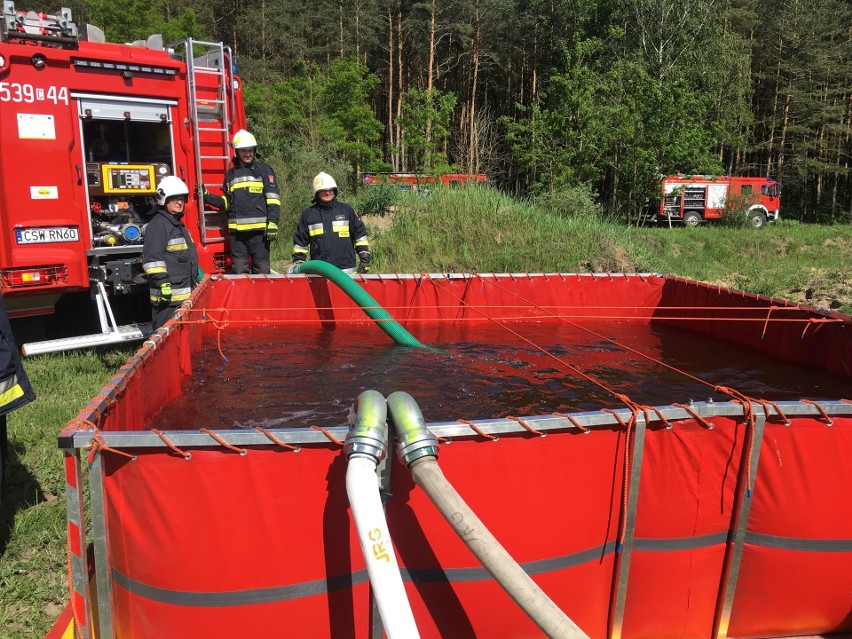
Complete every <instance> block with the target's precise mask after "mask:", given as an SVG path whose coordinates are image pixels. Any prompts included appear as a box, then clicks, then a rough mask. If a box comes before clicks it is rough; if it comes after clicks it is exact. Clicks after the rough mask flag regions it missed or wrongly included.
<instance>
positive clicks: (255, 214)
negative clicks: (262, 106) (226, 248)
mask: <svg viewBox="0 0 852 639" xmlns="http://www.w3.org/2000/svg"><path fill="white" fill-rule="evenodd" d="M231 146H233V147H234V158H233V160H232V161H231V167H230V168H229V169H228V171H227V173H225V182H224V184H223V185H222V195H221V196H219V195H214V194H212V193H208V192H207V190H206V189H205V190H204V201H205V202H206V203H207V204H209V205H211V206H215V207H216V208H218V209H222V210H227V211H228V230H229V231H230V236H231V259H232V260H233V263H232V265H231V269H232V270H233V272H234V273H248V272H249V258H251V272H252V273H269V270H270V268H269V243H270V242H271V241H272V240H274V239H275V238H276V237H277V236H278V220H279V218H280V217H281V193H280V191H279V186H278V178H277V177H276V176H275V171H273V170H272V167H270V166H268V165H266V164H263V163H261V162H258V161H257V160H256V154H257V140H256V139H255V137H254V136H253V135H252V134H251V133H249V132H248V131H246V130H245V129H241V130H239V131H237V132H236V133H235V134H234V139H233V140H232V141H231Z"/></svg>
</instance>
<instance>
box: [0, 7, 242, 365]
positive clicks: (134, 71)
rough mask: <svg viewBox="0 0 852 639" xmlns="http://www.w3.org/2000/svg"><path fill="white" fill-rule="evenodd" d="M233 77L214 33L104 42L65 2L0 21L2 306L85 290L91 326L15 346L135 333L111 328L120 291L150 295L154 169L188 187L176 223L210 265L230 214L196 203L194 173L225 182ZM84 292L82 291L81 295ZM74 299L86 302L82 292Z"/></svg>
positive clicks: (48, 346)
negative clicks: (147, 239)
mask: <svg viewBox="0 0 852 639" xmlns="http://www.w3.org/2000/svg"><path fill="white" fill-rule="evenodd" d="M245 125H246V124H245V113H244V109H243V102H242V92H241V84H240V80H239V78H238V77H237V76H236V75H235V73H234V71H233V63H232V56H231V52H230V50H229V49H228V48H227V47H225V46H223V45H222V44H221V43H210V42H199V41H196V40H191V39H187V40H185V41H182V42H179V43H176V44H171V45H165V46H164V45H163V43H162V38H161V37H159V36H152V37H150V38H148V40H147V41H138V42H135V43H132V44H112V43H107V42H106V41H105V38H104V34H103V32H102V31H100V30H99V29H97V28H95V27H92V26H91V25H83V26H82V27H80V28H79V29H78V27H77V25H76V24H75V23H74V22H73V21H72V16H71V11H70V10H69V9H62V10H61V12H60V13H59V14H57V15H49V14H43V13H35V12H32V11H30V12H25V11H18V10H16V9H15V6H14V3H13V2H10V1H9V0H6V1H4V3H3V15H2V19H1V20H0V142H2V145H3V153H2V156H0V229H2V230H0V283H2V292H3V298H4V302H5V304H6V306H7V309H8V310H9V315H10V316H12V317H22V316H30V315H38V314H45V313H51V312H53V310H54V308H55V306H56V304H57V302H58V301H59V300H60V299H61V298H63V296H67V295H69V294H75V293H83V292H87V293H89V295H90V296H91V298H92V299H93V300H94V302H95V304H96V305H97V310H98V316H99V318H100V321H101V332H100V333H97V334H94V335H87V336H82V337H77V338H72V339H62V340H51V343H47V342H42V343H40V344H41V345H37V344H30V345H25V347H24V349H23V350H24V352H25V354H33V353H39V352H50V351H57V350H67V349H70V348H78V347H86V346H90V345H93V344H104V343H114V342H121V341H124V340H128V339H139V338H141V337H143V336H144V335H145V330H146V329H145V326H144V325H138V324H131V325H128V326H118V324H117V323H116V321H115V317H114V314H113V312H112V305H111V301H112V302H113V303H114V302H115V301H116V300H118V299H119V298H120V296H130V295H133V294H136V295H144V296H145V297H147V282H146V279H145V275H144V272H143V270H142V266H141V255H142V243H143V238H144V232H145V226H146V223H147V221H148V220H149V219H150V217H151V215H152V214H153V213H154V211H155V210H156V203H155V200H154V197H153V196H154V193H155V191H156V188H157V184H158V182H159V180H161V179H162V178H163V177H165V176H167V175H177V176H178V177H180V178H181V179H183V180H184V181H185V182H186V183H187V185H188V186H189V189H190V193H191V194H192V196H191V198H190V201H189V202H188V204H187V210H186V214H185V217H184V223H185V224H186V226H187V228H188V229H189V231H190V233H191V234H192V236H193V239H194V240H195V243H196V246H197V247H198V251H199V257H200V263H201V267H202V268H203V269H204V270H205V271H207V272H211V271H212V270H214V268H215V267H221V266H222V265H223V263H224V259H225V251H226V239H227V237H226V235H227V224H226V220H225V219H224V215H223V214H222V213H219V212H214V211H205V210H204V208H203V207H204V205H203V200H202V199H201V198H199V197H198V193H199V191H200V189H201V185H202V184H208V185H209V186H210V190H211V191H214V192H216V191H217V189H218V188H221V184H222V182H223V177H224V173H225V171H226V170H227V167H228V164H229V161H230V158H231V153H230V149H229V144H228V143H229V140H230V138H231V135H232V133H233V132H235V131H237V130H239V129H240V128H244V127H245ZM83 300H85V297H84V296H83ZM84 303H91V302H85V301H84Z"/></svg>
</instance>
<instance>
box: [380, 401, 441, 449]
mask: <svg viewBox="0 0 852 639" xmlns="http://www.w3.org/2000/svg"><path fill="white" fill-rule="evenodd" d="M387 406H388V410H389V411H390V415H391V420H392V421H393V423H394V426H395V427H396V431H397V433H398V434H399V445H398V446H397V454H398V455H399V459H400V461H402V462H403V463H404V464H406V465H407V466H410V465H411V463H412V462H413V461H414V460H416V459H419V458H421V457H426V456H430V455H431V456H432V457H437V456H438V438H437V437H435V436H434V435H433V434H432V433H430V432H429V429H428V428H426V421H425V420H424V419H423V413H422V412H421V411H420V407H419V406H418V405H417V402H416V401H414V398H413V397H412V396H411V395H409V394H408V393H406V392H404V391H396V392H394V393H391V394H390V395H388V399H387Z"/></svg>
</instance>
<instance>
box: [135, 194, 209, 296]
mask: <svg viewBox="0 0 852 639" xmlns="http://www.w3.org/2000/svg"><path fill="white" fill-rule="evenodd" d="M142 268H143V269H145V273H147V275H148V285H149V288H150V292H151V303H152V304H159V303H160V302H161V300H160V285H161V284H164V283H166V282H169V283H170V284H171V287H172V298H171V301H172V302H182V301H183V300H185V299H186V298H188V297H189V294H190V293H191V292H192V289H193V288H195V280H196V275H197V274H198V251H197V250H196V249H195V244H193V243H192V238H191V237H190V236H189V231H188V230H187V229H186V227H185V226H184V225H183V222H181V221H180V219H178V218H176V217H175V216H174V215H172V214H171V213H169V212H168V211H166V210H165V209H163V208H160V209H158V210H157V212H156V213H155V214H154V217H153V218H152V219H151V221H150V222H148V226H147V227H145V244H144V245H143V247H142Z"/></svg>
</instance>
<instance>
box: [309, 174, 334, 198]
mask: <svg viewBox="0 0 852 639" xmlns="http://www.w3.org/2000/svg"><path fill="white" fill-rule="evenodd" d="M325 189H333V190H334V194H335V195H337V182H335V181H334V178H333V177H331V176H330V175H329V174H328V173H317V176H316V177H315V178H314V195H316V194H317V191H324V190H325Z"/></svg>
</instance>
